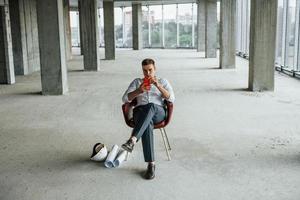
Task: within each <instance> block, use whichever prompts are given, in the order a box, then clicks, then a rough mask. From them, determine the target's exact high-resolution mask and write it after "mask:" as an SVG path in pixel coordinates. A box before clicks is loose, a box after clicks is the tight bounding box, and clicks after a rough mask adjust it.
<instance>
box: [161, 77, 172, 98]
mask: <svg viewBox="0 0 300 200" xmlns="http://www.w3.org/2000/svg"><path fill="white" fill-rule="evenodd" d="M162 85H163V87H164V88H165V89H166V90H167V91H168V92H169V94H170V97H169V98H168V99H166V100H167V101H169V102H172V103H174V101H175V95H174V91H173V88H172V86H171V84H170V83H169V81H168V80H167V79H162Z"/></svg>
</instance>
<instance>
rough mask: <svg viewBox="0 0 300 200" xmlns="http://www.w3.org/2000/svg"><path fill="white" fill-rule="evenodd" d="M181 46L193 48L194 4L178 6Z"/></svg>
mask: <svg viewBox="0 0 300 200" xmlns="http://www.w3.org/2000/svg"><path fill="white" fill-rule="evenodd" d="M178 17H179V20H178V22H179V46H180V47H192V4H179V5H178Z"/></svg>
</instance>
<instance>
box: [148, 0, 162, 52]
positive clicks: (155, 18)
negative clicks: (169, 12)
mask: <svg viewBox="0 0 300 200" xmlns="http://www.w3.org/2000/svg"><path fill="white" fill-rule="evenodd" d="M149 8H150V26H151V46H152V47H161V46H162V42H161V27H162V26H161V23H162V10H161V5H155V6H149Z"/></svg>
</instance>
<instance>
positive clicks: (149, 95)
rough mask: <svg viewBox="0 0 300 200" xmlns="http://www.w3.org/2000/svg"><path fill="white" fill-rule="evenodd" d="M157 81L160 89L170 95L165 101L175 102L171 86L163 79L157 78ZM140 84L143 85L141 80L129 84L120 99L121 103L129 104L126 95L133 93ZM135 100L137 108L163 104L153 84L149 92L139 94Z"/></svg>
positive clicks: (159, 93)
mask: <svg viewBox="0 0 300 200" xmlns="http://www.w3.org/2000/svg"><path fill="white" fill-rule="evenodd" d="M157 79H158V82H159V83H160V84H161V85H162V87H163V88H165V89H166V90H167V91H168V92H169V94H170V97H169V98H168V99H166V100H167V101H170V102H172V103H173V102H174V101H175V96H174V92H173V89H172V86H171V84H170V83H169V82H168V81H167V80H166V79H164V78H157ZM142 83H143V79H142V78H136V79H134V80H133V81H132V82H131V83H130V85H129V87H128V89H127V90H126V92H125V93H124V95H123V98H122V100H123V103H126V102H130V101H129V100H128V94H129V93H130V92H133V91H134V90H136V89H137V88H139V87H140V85H141V84H142ZM136 100H137V106H140V105H146V104H148V103H154V104H157V105H160V106H162V105H163V104H164V98H163V97H162V94H161V92H160V91H159V90H158V89H157V87H156V86H155V85H153V84H151V88H150V90H149V91H146V92H143V93H142V94H139V95H138V96H137V97H136Z"/></svg>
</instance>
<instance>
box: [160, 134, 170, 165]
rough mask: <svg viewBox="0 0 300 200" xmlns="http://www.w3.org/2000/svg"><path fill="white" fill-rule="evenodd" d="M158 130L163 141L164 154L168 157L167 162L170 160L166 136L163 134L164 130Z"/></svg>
mask: <svg viewBox="0 0 300 200" xmlns="http://www.w3.org/2000/svg"><path fill="white" fill-rule="evenodd" d="M159 130H160V133H161V136H162V138H163V141H164V145H165V149H166V153H167V156H168V160H169V161H170V160H171V155H170V151H169V148H168V146H167V145H168V144H167V142H166V136H165V134H164V130H163V129H162V128H160V129H159Z"/></svg>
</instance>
